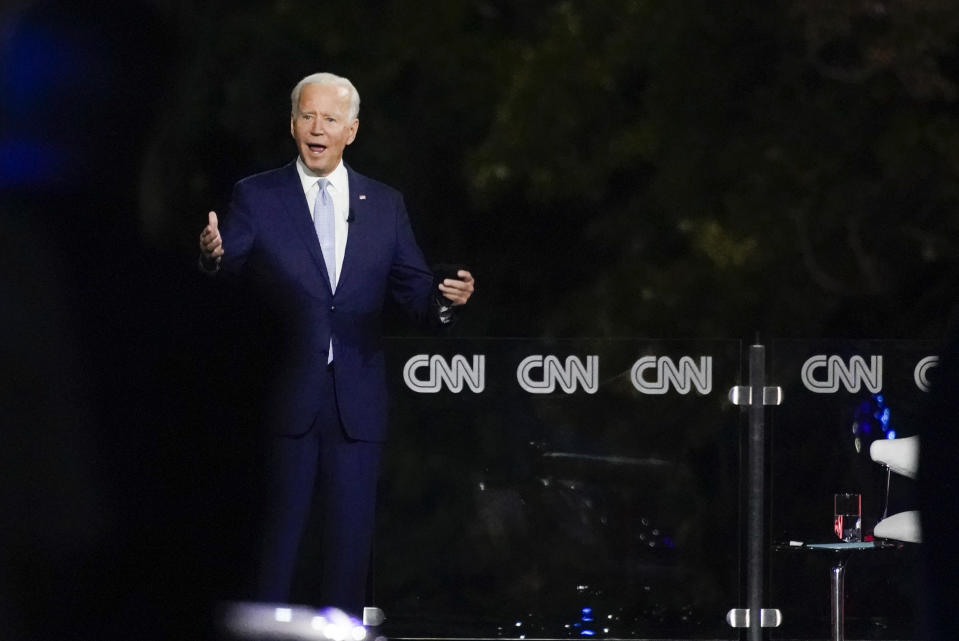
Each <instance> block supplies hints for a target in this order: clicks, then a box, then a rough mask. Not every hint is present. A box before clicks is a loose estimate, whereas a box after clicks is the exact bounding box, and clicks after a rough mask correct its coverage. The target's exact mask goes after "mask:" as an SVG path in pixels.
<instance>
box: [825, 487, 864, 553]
mask: <svg viewBox="0 0 959 641" xmlns="http://www.w3.org/2000/svg"><path fill="white" fill-rule="evenodd" d="M832 513H833V522H832V529H833V532H835V533H836V536H837V537H839V538H840V539H841V540H843V541H845V542H846V543H853V542H856V541H862V495H861V494H850V493H842V494H834V495H833V510H832Z"/></svg>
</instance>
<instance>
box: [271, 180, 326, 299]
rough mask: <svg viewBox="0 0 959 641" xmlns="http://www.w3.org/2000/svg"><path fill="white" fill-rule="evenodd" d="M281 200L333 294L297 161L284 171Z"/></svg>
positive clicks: (324, 282) (298, 234)
mask: <svg viewBox="0 0 959 641" xmlns="http://www.w3.org/2000/svg"><path fill="white" fill-rule="evenodd" d="M280 200H281V201H282V202H283V210H284V211H285V212H286V215H287V216H289V218H290V219H291V220H292V222H293V225H294V228H295V229H296V232H297V236H299V237H300V240H302V241H303V243H304V245H305V246H306V250H307V252H309V254H310V256H311V257H312V258H313V262H314V263H315V264H316V267H317V269H318V270H319V272H318V273H319V274H322V278H321V279H320V280H322V281H323V284H324V285H325V286H326V289H327V291H328V292H330V293H331V294H332V293H333V290H332V288H331V287H330V275H329V274H328V273H327V271H326V261H324V260H323V250H321V249H320V239H319V238H317V236H316V228H315V227H314V226H313V216H311V215H310V208H309V206H308V205H307V203H306V198H305V197H304V196H303V184H302V183H301V182H300V175H299V173H297V171H296V161H294V162H293V163H291V164H290V165H288V166H287V170H286V172H285V173H284V178H283V184H282V185H281V187H280Z"/></svg>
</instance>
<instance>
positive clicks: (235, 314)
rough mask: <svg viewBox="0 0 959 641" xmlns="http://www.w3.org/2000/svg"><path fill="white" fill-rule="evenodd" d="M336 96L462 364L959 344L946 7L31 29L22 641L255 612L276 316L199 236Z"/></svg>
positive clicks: (58, 19)
mask: <svg viewBox="0 0 959 641" xmlns="http://www.w3.org/2000/svg"><path fill="white" fill-rule="evenodd" d="M314 71H331V72H333V73H337V74H339V75H343V76H346V77H348V78H350V79H351V80H352V81H353V83H354V84H355V86H356V87H357V89H358V90H359V93H360V96H361V99H362V104H361V109H360V116H359V118H360V128H359V132H358V136H357V140H356V142H355V143H354V144H353V145H352V146H351V147H350V148H349V149H348V150H347V152H346V154H345V160H346V162H348V163H349V164H350V165H351V166H352V167H353V168H355V169H356V170H357V171H359V172H361V173H364V174H366V175H369V176H371V177H374V178H377V179H379V180H381V181H383V182H386V183H387V184H390V185H392V186H394V187H396V188H397V189H399V190H400V191H402V192H403V193H404V195H405V197H406V203H407V207H408V209H409V211H410V216H411V219H412V223H413V227H414V230H415V231H416V233H417V237H418V239H419V242H420V245H421V247H422V248H423V250H424V253H425V254H426V255H427V257H428V258H429V259H430V260H431V261H433V262H437V263H439V262H459V263H463V264H466V265H467V266H469V268H470V269H471V270H472V272H473V274H474V275H475V276H476V279H477V293H476V294H475V296H474V297H473V299H472V300H471V301H470V304H469V309H468V310H467V311H466V313H464V314H463V317H462V319H461V322H460V323H459V325H458V327H457V328H456V330H455V333H456V335H457V336H460V337H482V338H492V339H506V338H515V337H522V338H528V339H533V340H540V339H542V340H547V341H549V340H565V339H581V338H588V339H623V338H644V339H683V340H685V339H692V340H697V339H732V340H743V341H746V342H747V343H748V342H752V341H753V340H754V339H755V338H756V336H761V337H762V338H763V339H764V340H768V339H773V338H784V339H810V340H833V339H916V340H924V341H929V342H931V343H933V344H935V343H937V342H938V341H940V340H942V339H943V338H944V337H945V336H946V334H947V332H948V331H949V329H950V327H951V326H952V319H951V317H952V309H953V306H954V303H955V302H956V296H955V292H956V291H957V287H959V247H957V246H959V117H957V116H959V8H956V6H955V4H954V3H953V2H950V1H948V0H889V1H885V2H883V1H871V2H867V1H861V2H860V1H852V0H847V1H842V2H832V1H828V0H793V1H773V2H764V3H754V2H744V1H738V0H733V1H729V2H718V3H717V2H706V1H697V0H678V1H655V0H648V1H643V0H581V1H580V0H568V1H565V2H555V1H553V2H546V1H524V0H517V1H512V2H508V1H492V0H491V1H482V0H471V1H468V0H425V1H422V2H404V1H389V0H379V1H371V2H355V3H348V2H344V3H317V2H306V1H297V0H286V1H284V0H277V1H274V2H246V1H234V2H221V1H219V0H214V1H212V2H192V1H188V0H169V1H164V0H155V1H153V2H148V1H141V2H135V1H132V2H96V3H71V2H30V1H16V0H14V1H13V2H7V3H5V8H3V9H0V193H2V200H0V264H2V266H3V270H2V274H3V275H2V277H0V300H2V301H3V303H2V304H0V308H2V311H0V329H2V332H3V342H2V350H3V352H2V359H3V360H2V367H3V378H4V382H3V384H2V386H0V401H2V407H3V414H4V424H5V425H4V428H3V441H4V445H3V447H2V448H0V449H2V453H0V462H2V466H3V469H5V470H8V471H7V472H6V473H5V475H4V476H5V477H6V478H7V481H6V482H4V483H3V486H4V487H3V489H2V490H0V491H2V494H3V506H4V511H5V513H6V514H5V516H4V528H3V537H4V540H3V546H2V550H3V551H2V555H3V558H2V568H0V570H2V576H3V581H2V582H0V626H3V628H4V629H6V630H10V631H11V635H10V636H7V635H6V634H4V635H3V636H4V637H5V638H12V639H19V638H23V639H27V638H51V636H48V635H53V634H58V635H61V636H60V637H59V638H77V639H87V638H90V639H111V638H118V639H119V638H145V639H149V638H171V636H170V635H175V634H178V633H179V632H180V631H181V630H182V629H184V627H185V626H189V625H191V624H192V623H193V622H196V625H198V626H200V627H201V628H202V627H203V626H205V625H207V618H208V616H209V611H210V604H211V603H214V602H215V601H216V600H217V599H220V598H224V597H225V598H230V597H231V596H232V595H231V594H230V591H231V590H232V589H233V587H232V586H233V584H234V583H235V579H236V572H237V570H236V567H235V562H236V559H237V558H238V557H239V556H242V551H243V550H245V549H246V548H247V546H248V545H249V540H248V539H247V537H248V535H247V534H244V532H247V529H244V524H245V521H244V519H249V518H250V517H249V516H248V515H247V510H246V509H245V507H246V506H247V505H248V503H249V501H250V500H251V499H252V497H254V496H255V494H256V483H255V482H253V481H251V480H250V479H252V478H255V476H256V474H255V471H256V469H257V468H256V466H257V460H258V459H257V456H256V453H257V446H256V443H257V441H256V425H257V412H258V411H259V410H260V409H261V408H260V406H259V404H258V400H259V395H258V391H259V390H258V387H257V380H256V376H255V372H257V371H258V369H259V367H258V366H259V365H262V363H265V362H268V361H269V358H270V356H269V354H268V353H265V351H264V348H263V345H262V344H259V343H258V342H257V341H256V338H255V336H256V334H257V332H259V331H263V328H264V327H269V324H270V322H272V321H271V319H269V318H262V317H259V316H257V313H258V312H257V310H256V309H254V306H252V305H251V304H249V301H244V300H243V299H242V297H240V296H235V295H233V294H234V293H235V292H231V291H230V289H229V288H228V287H227V288H220V287H214V286H213V285H212V284H211V283H210V282H208V281H207V280H205V279H204V278H202V277H201V275H200V274H199V273H198V272H197V269H196V258H197V250H196V246H197V236H198V234H199V232H200V230H201V229H202V227H203V225H204V224H205V220H206V213H207V211H209V210H210V209H215V210H216V211H218V212H221V213H222V212H225V211H226V208H227V204H228V200H229V194H230V191H231V188H232V185H233V183H234V182H235V181H237V180H238V179H240V178H242V177H244V176H247V175H249V174H252V173H255V172H259V171H262V170H266V169H270V168H274V167H277V166H280V165H282V164H285V163H287V162H289V161H290V160H292V159H293V158H294V154H295V150H294V148H293V145H292V144H291V139H290V136H289V112H290V103H289V93H290V89H291V88H292V86H293V85H294V84H295V82H296V81H297V80H299V79H300V78H301V77H303V76H305V75H307V74H309V73H312V72H314ZM399 320H401V319H392V318H391V319H390V323H389V327H388V333H390V334H394V335H404V336H407V335H416V333H417V332H416V331H415V330H411V329H410V328H408V327H407V326H406V325H405V324H403V323H402V322H398V321H399ZM401 411H402V410H401ZM406 411H408V412H412V411H413V410H409V409H408V410H406ZM723 411H724V412H725V413H726V414H727V415H728V408H723ZM842 411H846V412H847V413H848V410H846V409H844V410H842ZM520 413H522V412H521V411H520ZM560 413H561V414H562V411H561V412H560ZM407 418H408V417H407ZM724 421H727V419H725V418H724ZM732 422H733V423H734V424H735V422H736V418H735V417H733V419H732ZM909 431H910V429H908V428H907V429H905V430H904V433H908V432H909ZM913 431H915V429H914V428H913ZM714 436H715V435H714ZM710 438H712V437H710ZM494 445H496V444H494ZM507 445H508V443H507ZM667 449H668V448H667ZM678 449H680V450H683V448H682V447H679V448H678ZM735 449H736V448H735V446H734V447H733V448H732V451H731V452H730V453H729V456H730V460H735V458H736V455H737V453H736V451H735ZM684 451H686V453H687V454H688V453H689V451H688V448H687V449H686V450H684ZM696 460H697V458H696V456H695V455H694V456H693V457H692V458H691V459H690V461H692V462H694V463H695V461H696ZM391 469H392V468H391ZM250 470H253V471H254V472H253V473H246V474H242V475H241V474H239V472H240V471H244V472H249V471H250ZM733 475H734V476H735V474H734V473H733ZM238 479H241V480H238ZM242 479H246V480H242ZM690 483H692V484H695V480H693V481H690ZM227 487H229V488H230V491H228V492H224V488H227ZM723 491H724V492H728V491H730V490H729V488H727V489H725V490H723ZM731 492H732V493H731V494H729V496H735V494H736V492H735V488H733V489H732V490H731ZM246 525H249V524H248V523H246ZM78 586H80V587H78ZM227 586H230V587H227ZM170 612H176V613H177V615H176V616H175V617H170V616H169V613H170ZM144 621H149V625H145V624H144ZM131 627H132V628H133V629H137V630H142V631H141V632H138V633H137V634H135V635H133V636H130V634H129V630H130V629H131ZM144 628H146V629H144ZM204 629H205V628H204Z"/></svg>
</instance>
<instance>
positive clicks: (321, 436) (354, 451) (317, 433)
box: [255, 366, 382, 616]
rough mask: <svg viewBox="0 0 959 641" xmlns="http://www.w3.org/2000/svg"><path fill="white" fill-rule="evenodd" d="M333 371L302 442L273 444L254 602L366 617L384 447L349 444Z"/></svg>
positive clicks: (284, 439) (289, 439) (274, 441)
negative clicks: (332, 609) (327, 608)
mask: <svg viewBox="0 0 959 641" xmlns="http://www.w3.org/2000/svg"><path fill="white" fill-rule="evenodd" d="M334 376H335V373H334V368H333V367H332V366H331V367H329V368H328V369H327V376H326V377H325V378H324V384H323V386H322V389H320V390H317V392H318V393H319V394H321V395H322V398H323V404H322V405H323V409H322V410H321V411H320V413H319V414H318V415H317V417H316V419H315V421H314V423H313V426H312V428H311V429H310V431H309V432H307V433H306V434H304V435H302V436H297V437H286V436H274V437H272V438H271V445H270V452H269V453H268V462H267V468H266V472H267V479H266V481H267V484H266V490H267V492H266V506H265V508H266V509H265V519H264V527H263V539H262V548H261V554H260V558H259V568H258V573H257V581H256V594H255V597H256V599H257V600H259V601H265V602H271V603H304V604H310V605H315V606H333V607H337V608H340V609H342V610H344V611H346V612H348V613H351V614H353V615H356V616H359V615H361V614H362V608H363V606H364V605H369V603H367V601H366V586H367V576H368V574H369V566H370V556H371V552H372V544H373V527H374V512H375V504H376V482H377V472H378V469H379V462H380V455H381V451H382V444H380V443H370V442H366V441H354V440H351V439H349V438H347V437H346V435H345V434H344V432H343V428H342V425H341V422H340V416H339V411H338V410H337V406H336V397H335V394H334V391H333V377H334Z"/></svg>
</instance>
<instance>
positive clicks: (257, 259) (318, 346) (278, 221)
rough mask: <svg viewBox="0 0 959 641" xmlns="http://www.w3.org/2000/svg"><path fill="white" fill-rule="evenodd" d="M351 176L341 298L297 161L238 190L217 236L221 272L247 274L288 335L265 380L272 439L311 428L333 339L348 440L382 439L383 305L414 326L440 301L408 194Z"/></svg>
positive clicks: (427, 320)
mask: <svg viewBox="0 0 959 641" xmlns="http://www.w3.org/2000/svg"><path fill="white" fill-rule="evenodd" d="M347 171H348V174H349V190H350V218H349V221H350V222H349V235H348V237H347V243H346V254H345V257H344V259H343V266H342V270H341V274H340V277H339V280H338V282H337V287H336V293H335V294H334V293H333V291H332V288H331V287H330V280H329V276H328V275H327V271H326V265H325V263H324V261H323V255H322V252H321V250H320V244H319V240H318V239H317V236H316V232H315V230H314V227H313V219H312V217H311V215H310V211H309V207H308V205H307V202H306V198H305V197H304V195H303V187H302V185H301V182H300V179H299V175H298V174H297V170H296V165H295V162H294V163H290V164H289V165H287V166H285V167H281V168H279V169H275V170H272V171H267V172H264V173H261V174H256V175H254V176H250V177H249V178H245V179H243V180H241V181H240V182H238V183H237V184H236V186H235V187H234V190H233V197H232V201H231V204H230V208H229V211H228V215H227V216H226V217H225V219H224V221H223V225H222V228H221V230H220V233H221V236H222V238H223V248H224V250H225V254H224V256H223V259H222V263H221V273H224V274H227V275H229V274H234V275H243V276H245V277H246V278H248V279H249V282H251V283H253V284H254V285H255V287H256V288H257V289H258V290H259V291H260V293H261V294H263V296H264V300H267V301H269V305H270V307H271V308H272V310H271V311H272V312H273V313H274V314H275V315H276V318H278V319H279V321H280V322H279V325H278V326H276V325H274V326H273V327H279V328H280V330H279V331H280V332H281V333H282V334H283V335H282V336H281V337H280V338H281V339H282V340H281V341H278V342H277V341H274V342H273V344H275V345H277V346H278V347H277V348H276V354H275V357H276V359H275V367H273V368H272V369H271V375H270V378H271V380H270V381H268V387H269V391H268V395H269V403H268V408H269V410H268V412H269V417H268V418H269V423H270V426H271V429H272V431H273V432H275V433H278V434H287V435H296V434H303V433H305V432H307V431H308V430H309V429H310V426H311V425H312V422H313V420H314V418H315V416H316V414H317V412H318V410H319V406H318V403H319V402H320V400H319V399H320V397H321V395H320V394H318V393H317V389H318V385H320V381H321V380H322V377H321V374H322V373H323V370H324V368H326V367H327V353H328V348H329V345H330V341H331V340H332V342H333V353H334V358H335V381H336V383H335V387H336V389H335V393H336V400H337V403H338V407H339V412H340V417H341V419H342V422H343V427H344V429H345V431H346V433H347V435H348V436H349V437H351V438H354V439H359V440H369V441H381V440H383V439H384V438H385V434H386V421H387V392H386V373H385V364H384V355H383V350H382V332H383V327H382V320H381V312H382V309H383V305H384V303H385V302H386V297H387V296H392V298H393V299H395V300H396V301H397V302H398V303H399V304H400V305H401V306H402V307H403V308H404V309H405V310H406V311H407V312H408V314H409V315H410V316H411V317H412V318H413V319H414V321H416V322H419V323H423V324H429V323H430V322H431V321H433V320H434V319H435V316H436V296H435V293H434V284H433V274H432V272H431V271H430V269H429V268H428V266H427V264H426V261H425V260H424V258H423V254H422V252H421V251H420V249H419V247H418V246H417V244H416V240H415V239H414V237H413V232H412V230H411V228H410V222H409V218H408V216H407V213H406V207H405V205H404V203H403V197H402V195H401V194H400V193H399V192H398V191H396V190H395V189H393V188H391V187H389V186H387V185H384V184H383V183H380V182H377V181H375V180H372V179H370V178H367V177H366V176H363V175H361V174H358V173H356V172H355V171H353V170H352V169H350V168H349V167H347ZM271 338H274V337H266V336H265V337H264V339H265V340H270V339H271Z"/></svg>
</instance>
